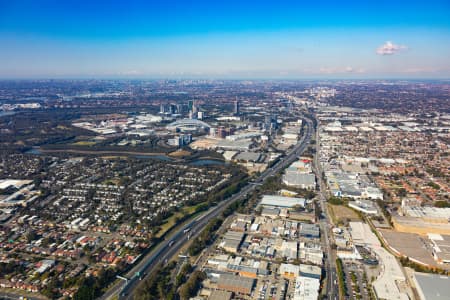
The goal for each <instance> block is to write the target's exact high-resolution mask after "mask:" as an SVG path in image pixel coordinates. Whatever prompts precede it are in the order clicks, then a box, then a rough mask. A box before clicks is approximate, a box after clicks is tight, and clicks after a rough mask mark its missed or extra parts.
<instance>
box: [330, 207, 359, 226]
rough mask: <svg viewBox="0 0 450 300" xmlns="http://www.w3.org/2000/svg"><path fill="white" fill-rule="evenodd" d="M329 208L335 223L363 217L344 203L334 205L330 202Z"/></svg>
mask: <svg viewBox="0 0 450 300" xmlns="http://www.w3.org/2000/svg"><path fill="white" fill-rule="evenodd" d="M328 208H329V211H330V216H331V219H332V220H333V223H334V224H337V223H340V222H346V221H347V220H349V221H360V220H361V218H360V217H359V216H358V214H357V213H356V212H355V211H353V210H352V209H351V208H348V207H346V206H343V205H332V204H328Z"/></svg>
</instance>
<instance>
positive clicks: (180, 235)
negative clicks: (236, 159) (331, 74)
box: [102, 118, 314, 299]
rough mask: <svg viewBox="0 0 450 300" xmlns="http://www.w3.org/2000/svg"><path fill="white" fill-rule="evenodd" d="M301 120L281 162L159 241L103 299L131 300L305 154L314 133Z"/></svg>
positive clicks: (308, 125) (310, 122)
mask: <svg viewBox="0 0 450 300" xmlns="http://www.w3.org/2000/svg"><path fill="white" fill-rule="evenodd" d="M303 120H304V121H305V123H306V124H305V125H306V126H305V134H304V135H303V136H302V138H301V139H300V141H299V142H298V143H297V144H296V145H295V147H294V148H293V149H292V150H291V151H290V152H289V153H288V154H287V156H285V157H284V158H283V159H281V160H280V161H279V162H278V163H277V164H275V165H274V166H273V167H271V168H268V169H267V170H265V171H264V172H263V173H262V174H261V175H260V176H259V177H258V178H257V179H255V180H254V181H253V182H251V183H249V184H247V185H246V186H245V187H243V188H242V189H241V190H240V191H239V192H238V193H236V194H234V195H232V196H231V197H229V198H228V199H226V200H224V201H222V202H221V203H219V204H218V205H216V206H214V207H212V208H210V209H209V210H208V211H207V212H205V213H203V214H202V215H201V216H199V217H197V218H195V219H193V220H192V221H190V222H189V223H187V224H186V225H184V226H182V227H181V228H179V229H177V230H176V231H175V232H173V233H172V234H171V235H170V236H169V237H168V238H167V239H165V240H164V241H163V242H161V243H160V244H159V245H158V246H157V247H156V248H155V249H154V250H153V251H152V252H150V253H149V254H148V255H147V256H145V257H144V258H143V259H142V260H141V261H140V262H139V263H138V264H137V265H136V266H134V267H133V268H132V270H131V271H129V272H128V273H127V276H126V277H125V278H127V281H122V282H119V283H116V284H115V285H113V286H112V287H111V288H110V289H109V290H108V291H107V292H106V293H105V294H104V295H103V296H102V299H110V298H112V297H113V296H116V295H119V299H132V296H133V293H134V291H135V289H136V287H137V286H138V285H139V283H140V281H141V280H143V279H145V277H146V276H147V275H148V274H150V273H152V272H153V271H155V268H156V267H157V266H159V265H160V264H164V263H166V262H167V261H168V260H169V259H170V258H172V257H173V256H174V255H176V254H177V253H178V252H179V251H180V249H181V248H182V247H183V246H184V245H185V244H186V243H187V242H188V240H189V239H190V238H195V237H196V236H197V235H198V234H200V232H201V230H202V229H203V228H204V227H205V226H206V224H207V223H208V222H209V221H210V220H212V219H213V218H215V217H217V216H219V215H220V214H221V213H222V212H223V211H224V210H225V208H227V207H228V206H229V205H230V204H232V203H233V202H235V201H238V200H240V199H242V198H244V196H246V195H247V194H249V193H250V192H253V191H254V189H255V188H256V187H257V185H258V184H260V183H263V182H264V181H265V180H266V179H267V178H269V177H271V176H273V175H276V174H278V173H279V172H281V171H282V170H283V169H284V168H286V167H287V166H288V165H289V164H291V163H292V162H294V161H295V160H296V159H297V157H298V156H299V155H301V154H302V153H303V152H304V151H305V149H306V147H307V146H308V144H309V142H310V140H311V137H312V134H313V131H314V128H313V124H312V121H311V120H309V119H306V118H305V119H303ZM188 230H189V231H188ZM187 231H188V232H187Z"/></svg>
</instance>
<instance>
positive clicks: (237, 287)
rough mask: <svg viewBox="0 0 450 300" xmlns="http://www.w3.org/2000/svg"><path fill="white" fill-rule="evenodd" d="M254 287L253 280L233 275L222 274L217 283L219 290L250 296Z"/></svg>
mask: <svg viewBox="0 0 450 300" xmlns="http://www.w3.org/2000/svg"><path fill="white" fill-rule="evenodd" d="M254 285H255V279H253V278H247V277H242V276H236V275H233V274H222V275H220V277H219V280H218V282H217V287H218V288H219V289H221V290H226V291H229V292H233V293H237V294H245V295H250V294H251V293H252V290H253V286H254Z"/></svg>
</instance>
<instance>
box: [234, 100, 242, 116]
mask: <svg viewBox="0 0 450 300" xmlns="http://www.w3.org/2000/svg"><path fill="white" fill-rule="evenodd" d="M240 106H241V104H240V103H239V100H238V99H237V97H236V100H235V101H234V114H235V115H236V116H237V115H239V114H240Z"/></svg>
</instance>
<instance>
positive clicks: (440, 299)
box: [414, 272, 450, 300]
mask: <svg viewBox="0 0 450 300" xmlns="http://www.w3.org/2000/svg"><path fill="white" fill-rule="evenodd" d="M414 284H415V286H416V289H417V293H418V294H419V298H420V300H444V299H450V277H449V276H444V275H437V274H428V273H419V272H414Z"/></svg>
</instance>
